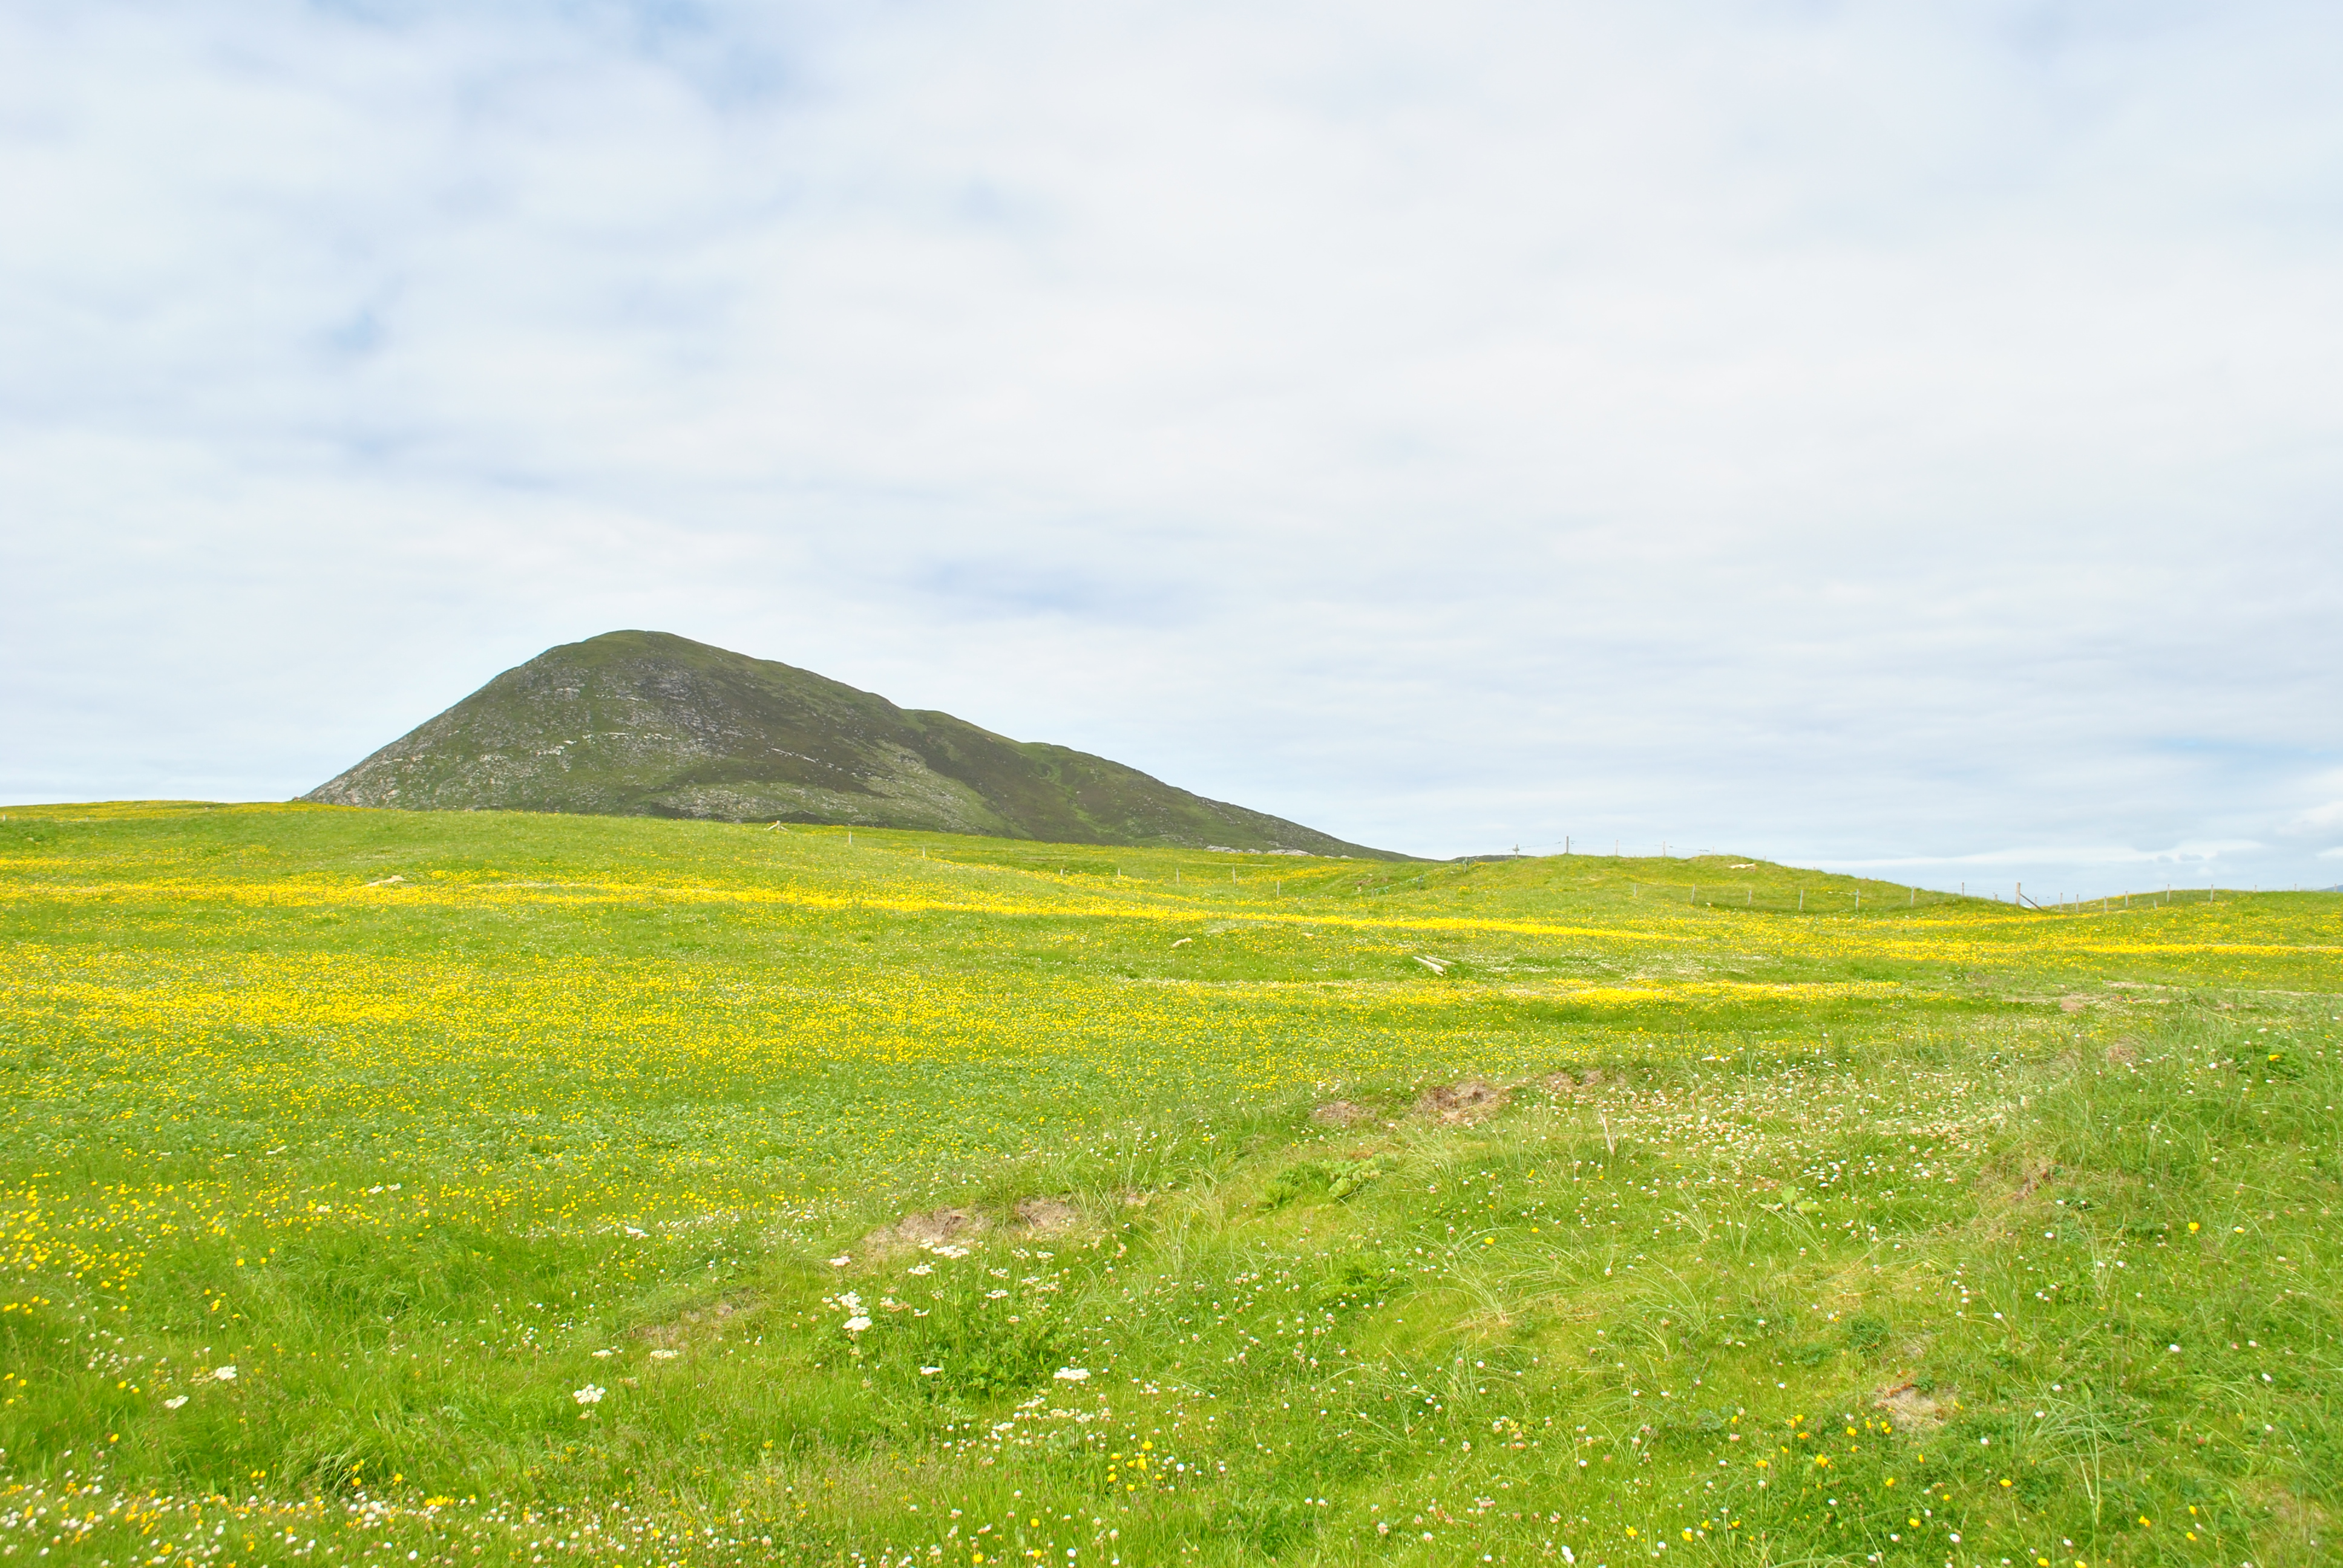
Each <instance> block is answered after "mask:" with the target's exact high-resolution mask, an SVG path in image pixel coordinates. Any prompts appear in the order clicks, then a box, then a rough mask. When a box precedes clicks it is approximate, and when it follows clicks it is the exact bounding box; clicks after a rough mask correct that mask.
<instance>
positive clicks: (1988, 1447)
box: [0, 807, 2343, 1568]
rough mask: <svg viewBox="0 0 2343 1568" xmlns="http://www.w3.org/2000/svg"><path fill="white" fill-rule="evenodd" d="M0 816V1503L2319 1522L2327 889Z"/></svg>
mask: <svg viewBox="0 0 2343 1568" xmlns="http://www.w3.org/2000/svg"><path fill="white" fill-rule="evenodd" d="M6 815H7V820H6V821H5V822H0V984H5V987H6V990H7V1005H6V1007H5V1010H0V1083H5V1088H6V1094H5V1100H0V1133H5V1136H0V1265H5V1271H0V1379H5V1381H0V1474H5V1479H0V1549H5V1548H7V1547H13V1548H15V1550H14V1551H13V1552H10V1553H7V1554H8V1555H11V1556H16V1557H21V1558H24V1559H25V1560H26V1561H33V1560H35V1559H36V1557H37V1554H38V1552H39V1550H40V1549H41V1548H42V1547H46V1548H48V1549H49V1551H50V1556H49V1558H48V1559H46V1561H50V1562H58V1561H77V1562H78V1561H88V1562H101V1561H102V1562H106V1563H125V1564H126V1563H132V1562H134V1561H135V1562H140V1563H156V1562H164V1561H178V1560H180V1559H181V1558H182V1557H186V1556H193V1555H199V1554H211V1555H214V1556H216V1557H218V1558H220V1559H223V1560H234V1561H240V1562H271V1563H275V1562H285V1563H291V1562H296V1561H299V1562H360V1561H374V1560H381V1561H384V1562H398V1563H404V1562H407V1561H408V1560H409V1558H408V1554H409V1553H414V1554H415V1559H414V1560H416V1561H417V1562H427V1561H437V1562H449V1563H495V1562H513V1563H538V1562H542V1563H556V1562H565V1563H566V1562H578V1561H587V1560H592V1561H598V1562H618V1561H624V1562H670V1561H673V1562H690V1563H699V1562H730V1561H751V1562H753V1561H765V1560H776V1559H777V1560H783V1561H792V1562H794V1561H807V1562H817V1563H831V1562H836V1563H855V1562H860V1563H877V1562H881V1561H884V1562H887V1563H904V1562H907V1561H908V1562H919V1563H930V1562H951V1563H970V1562H973V1561H975V1560H976V1554H977V1553H983V1556H984V1559H985V1560H986V1561H988V1562H996V1563H1011V1562H1025V1563H1033V1562H1040V1561H1049V1562H1053V1563H1065V1562H1074V1563H1107V1564H1110V1565H1111V1564H1113V1563H1116V1562H1118V1561H1120V1562H1121V1563H1128V1564H1133V1565H1136V1564H1142V1563H1183V1562H1184V1563H1258V1562H1268V1561H1274V1562H1280V1563H1352V1562H1369V1561H1372V1562H1378V1563H1381V1562H1392V1563H1456V1562H1478V1561H1482V1560H1483V1559H1484V1558H1485V1559H1486V1560H1488V1561H1492V1562H1501V1563H1502V1562H1517V1563H1526V1562H1532V1561H1538V1562H1543V1561H1548V1560H1555V1561H1558V1560H1560V1559H1561V1555H1562V1553H1563V1552H1564V1549H1565V1548H1567V1549H1568V1550H1569V1552H1570V1553H1572V1555H1573V1556H1574V1558H1575V1560H1576V1561H1577V1562H1579V1563H1585V1564H1608V1565H1611V1568H1623V1565H1624V1564H1627V1563H1651V1562H1654V1561H1657V1562H1685V1561H1690V1562H1695V1563H1698V1562H1711V1561H1715V1562H1745V1563H1835V1562H1845V1563H1870V1562H1879V1563H1916V1564H1928V1565H1929V1568H1934V1565H1936V1564H1938V1563H1944V1562H1946V1561H1947V1560H1951V1561H1954V1562H1956V1563H1962V1564H1965V1565H1966V1564H1969V1563H1985V1564H1996V1565H1997V1564H1999V1563H2001V1562H2002V1561H2003V1560H2005V1559H2006V1560H2008V1561H2009V1562H2011V1563H2034V1564H2036V1568H2039V1564H2040V1563H2041V1562H2042V1561H2044V1560H2047V1561H2048V1562H2050V1563H2053V1564H2056V1568H2070V1565H2071V1564H2072V1563H2077V1562H2080V1563H2086V1564H2087V1565H2090V1568H2096V1565H2097V1564H2099V1563H2143V1564H2145V1563H2246V1562H2251V1563H2255V1564H2257V1565H2258V1568H2272V1565H2281V1564H2290V1563H2317V1562H2322V1561H2327V1560H2328V1559H2329V1558H2331V1556H2332V1555H2333V1552H2332V1547H2331V1544H2330V1543H2329V1530H2330V1521H2331V1519H2332V1516H2333V1514H2334V1513H2335V1511H2336V1510H2337V1508H2338V1503H2343V1498H2338V1491H2343V1487H2339V1486H2338V1480H2337V1478H2338V1475H2343V1452H2338V1449H2343V1421H2338V1417H2337V1415H2336V1414H2335V1409H2336V1405H2337V1399H2336V1395H2337V1393H2338V1341H2337V1330H2338V1324H2337V1321H2336V1317H2337V1314H2336V1311H2335V1306H2334V1303H2335V1302H2337V1300H2338V1285H2343V1281H2338V1270H2337V1265H2336V1260H2335V1257H2334V1254H2333V1247H2332V1243H2331V1240H2330V1238H2331V1236H2332V1235H2333V1233H2334V1229H2335V1224H2334V1210H2335V1207H2336V1201H2337V1196H2338V1175H2343V1123H2339V1122H2338V1120H2337V1117H2336V1115H2335V1112H2334V1106H2335V1105H2336V1104H2337V1103H2338V1092H2337V1091H2338V1083H2337V1064H2336V1058H2335V1050H2336V1041H2337V1039H2338V1035H2343V1021H2338V1017H2337V1015H2338V1014H2343V997H2338V990H2343V987H2338V984H2337V983H2336V971H2335V960H2336V954H2337V952H2338V950H2343V940H2338V939H2339V938H2343V912H2339V910H2338V906H2343V900H2338V899H2337V898H2336V897H2334V896H2333V895H2324V896H2321V895H2308V894H2304V895H2278V894H2268V895H2259V896H2254V897H2244V896H2237V895H2227V894H2225V895H2221V896H2220V897H2219V898H2217V899H2216V900H2214V901H2212V902H2210V903H2198V904H2174V905H2166V904H2161V903H2157V904H2150V903H2148V902H2147V901H2146V900H2141V901H2139V902H2138V903H2137V905H2136V907H2135V908H2133V909H2132V910H2121V909H2110V910H2108V911H2107V913H2105V914H2100V913H2098V912H2097V910H2093V911H2092V912H2090V913H2088V914H2077V915H2061V914H2051V913H2036V912H2032V911H2026V912H2019V911H2015V910H2011V909H2010V908H2009V907H2008V906H2006V905H1998V906H1996V905H1993V904H1989V903H1985V902H1982V901H1979V900H1941V899H1939V900H1933V901H1932V900H1930V898H1929V897H1928V896H1927V895H1919V896H1916V897H1913V896H1909V895H1907V892H1906V890H1903V889H1899V888H1892V887H1889V886H1887V885H1885V884H1880V883H1871V882H1865V883H1863V884H1860V891H1861V892H1862V894H1863V900H1862V909H1861V911H1860V912H1857V911H1856V910H1855V897H1854V895H1855V892H1856V891H1857V890H1858V885H1857V884H1855V883H1854V882H1852V881H1849V880H1848V879H1839V878H1826V877H1823V876H1820V875H1818V874H1816V873H1812V872H1800V871H1795V870H1792V869H1787V868H1780V867H1774V866H1766V865H1751V866H1747V867H1745V869H1734V868H1735V866H1737V865H1739V864H1740V863H1738V862H1733V861H1719V862H1716V863H1714V864H1712V863H1709V862H1686V861H1665V862H1662V861H1636V860H1613V859H1609V858H1607V857H1605V858H1599V859H1598V858H1592V857H1570V858H1566V859H1565V858H1560V857H1554V858H1547V859H1531V860H1513V861H1501V862H1490V863H1483V864H1480V865H1475V866H1472V867H1438V868H1422V867H1413V866H1392V865H1384V864H1374V865H1362V864H1360V863H1357V862H1343V861H1329V860H1315V859H1271V858H1266V857H1261V856H1208V855H1202V854H1198V853H1194V852H1176V851H1167V850H1137V849H1101V848H1096V847H1090V848H1080V847H1077V848H1066V847H1060V846H1046V845H1037V844H1031V843H1019V842H1014V841H1004V840H988V839H950V838H945V837H941V836H933V835H920V834H911V833H883V834H881V833H870V832H866V831H863V830H860V829H858V830H857V831H856V832H855V834H854V837H853V843H852V845H851V846H850V845H849V844H848V842H847V838H846V835H845V833H844V832H843V831H842V830H831V829H818V830H802V829H801V830H799V831H795V832H789V833H769V832H765V831H762V830H759V829H752V828H741V827H731V826H721V825H714V824H702V823H684V822H659V821H644V820H625V819H573V818H559V817H518V816H500V815H495V814H486V813H479V814H453V815H432V814H422V813H388V812H356V811H347V810H338V809H286V808H248V809H246V808H238V809H206V808H201V807H144V808H140V807H123V808H58V809H47V810H43V811H37V812H25V811H23V810H20V809H11V810H10V811H9V812H8V813H7V814H6ZM923 856H924V857H925V858H924V859H923V858H922V857H923ZM394 877H396V878H398V879H399V880H397V881H391V880H390V879H392V878H394ZM1712 880H1713V882H1714V885H1715V887H1716V888H1717V889H1719V890H1721V891H1723V892H1724V893H1725V895H1726V896H1722V897H1717V898H1715V899H1712V898H1711V897H1710V896H1709V895H1708V893H1707V892H1706V891H1705V890H1706V888H1707V887H1708V886H1709V885H1710V884H1711V883H1712ZM369 883H372V884H377V885H375V886H371V887H369V886H367V884H369ZM1695 885H1697V886H1700V887H1702V888H1703V889H1704V891H1703V893H1702V894H1701V895H1700V897H1699V898H1698V899H1697V900H1695V899H1693V898H1692V897H1690V896H1689V892H1688V890H1690V889H1691V888H1693V887H1694V886H1695ZM1800 889H1804V890H1805V891H1806V893H1807V895H1808V902H1807V909H1806V912H1805V914H1803V915H1801V914H1799V913H1797V912H1796V909H1795V901H1796V894H1797V891H1798V890H1800ZM1665 890H1674V894H1675V896H1674V898H1673V899H1669V898H1666V897H1663V896H1660V895H1661V894H1662V893H1663V892H1664V891H1665ZM1818 905H1820V906H1823V907H1822V908H1820V909H1818V907H1817V906H1818ZM1425 960H1429V961H1428V962H1427V961H1425ZM1466 1081H1479V1082H1483V1083H1485V1084H1487V1085H1489V1086H1491V1087H1492V1088H1493V1089H1494V1090H1497V1091H1501V1093H1502V1100H1501V1101H1500V1102H1498V1103H1495V1104H1492V1105H1483V1106H1481V1107H1477V1108H1466V1110H1465V1111H1463V1112H1462V1113H1451V1114H1450V1115H1447V1116H1443V1114H1442V1110H1441V1107H1442V1104H1443V1101H1441V1100H1440V1099H1439V1098H1438V1096H1436V1095H1435V1094H1433V1092H1432V1091H1437V1090H1441V1089H1443V1088H1449V1087H1452V1086H1454V1085H1457V1084H1459V1083H1463V1082H1466ZM1336 1102H1339V1103H1340V1104H1342V1105H1343V1106H1346V1107H1348V1108H1350V1109H1349V1111H1348V1112H1347V1114H1348V1116H1349V1117H1350V1118H1351V1119H1350V1120H1349V1123H1348V1125H1330V1124H1328V1122H1327V1121H1325V1120H1322V1119H1321V1118H1318V1117H1313V1114H1312V1112H1313V1111H1314V1110H1315V1109H1316V1108H1318V1107H1321V1106H1325V1105H1330V1104H1332V1103H1336ZM1476 1113H1478V1114H1481V1115H1482V1119H1481V1120H1477V1121H1473V1120H1467V1118H1468V1117H1469V1116H1471V1115H1473V1114H1476ZM1037 1205H1039V1206H1037ZM946 1209H950V1210H953V1211H958V1212H959V1213H960V1214H961V1215H964V1216H972V1217H973V1218H974V1220H975V1221H979V1222H980V1223H978V1224H971V1225H969V1226H967V1227H964V1228H962V1229H960V1230H959V1231H955V1232H952V1233H951V1234H950V1235H946V1234H945V1233H944V1231H945V1227H944V1226H942V1225H941V1224H940V1223H939V1224H934V1225H931V1226H930V1228H929V1229H926V1230H922V1231H918V1232H917V1235H918V1237H920V1238H925V1239H926V1240H927V1241H929V1242H930V1245H928V1246H924V1247H923V1246H921V1245H920V1244H918V1240H917V1239H904V1238H903V1237H901V1236H900V1234H899V1233H896V1232H894V1231H893V1229H892V1228H893V1227H895V1226H897V1225H898V1224H899V1223H900V1222H901V1221H904V1219H905V1217H906V1216H920V1215H927V1214H931V1213H934V1212H935V1211H942V1210H946ZM840 1259H842V1260H845V1261H834V1260H840ZM860 1318H868V1319H869V1320H870V1326H869V1327H867V1328H863V1329H859V1330H856V1331H852V1332H850V1331H849V1330H848V1329H847V1327H846V1326H845V1325H846V1324H847V1323H848V1322H849V1321H850V1320H854V1319H860ZM2175 1346H2177V1347H2178V1348H2177V1350H2176V1349H2174V1348H2173V1347H2175ZM597 1352H607V1353H599V1354H598V1353H597ZM228 1366H233V1367H234V1368H235V1369H236V1375H235V1376H234V1378H233V1379H225V1378H222V1377H220V1376H219V1375H218V1372H219V1369H221V1368H223V1367H228ZM928 1369H933V1370H928ZM1061 1370H1063V1371H1067V1372H1074V1371H1079V1372H1082V1373H1084V1374H1086V1375H1084V1376H1082V1377H1080V1378H1072V1377H1060V1376H1059V1375H1057V1374H1058V1373H1059V1372H1061ZM593 1389H598V1390H600V1391H601V1393H600V1396H599V1397H598V1398H597V1399H594V1400H592V1401H591V1402H580V1401H579V1400H578V1397H577V1395H578V1392H579V1391H582V1390H593ZM1891 1482H1892V1484H1891ZM1914 1521H1917V1523H1914ZM1687 1533H1688V1534H1687ZM1955 1535H1957V1536H1958V1537H1959V1540H1958V1541H1957V1543H1956V1542H1955V1541H1954V1540H1953V1539H1952V1537H1953V1536H1955ZM2192 1535H2193V1537H2194V1539H2191V1536H2192ZM622 1549H623V1550H622ZM1070 1553H1071V1555H1070Z"/></svg>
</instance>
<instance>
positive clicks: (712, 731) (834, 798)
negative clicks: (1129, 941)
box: [301, 631, 1398, 859]
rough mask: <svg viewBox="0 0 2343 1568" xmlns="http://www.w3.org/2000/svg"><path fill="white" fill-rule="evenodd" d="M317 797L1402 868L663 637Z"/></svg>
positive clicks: (504, 686) (557, 666) (500, 698)
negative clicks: (1354, 861)
mask: <svg viewBox="0 0 2343 1568" xmlns="http://www.w3.org/2000/svg"><path fill="white" fill-rule="evenodd" d="M301 798H302V799H305V800H316V801H324V802H327V803H330V804H335V805H343V806H374V807H388V808H392V809H403V810H410V811H488V810H497V811H568V812H585V813H589V814H597V815H604V816H650V817H697V818H706V819H717V820H722V821H752V820H753V821H773V820H779V821H788V822H836V823H847V824H850V825H854V826H869V827H874V828H919V829H931V830H934V831H938V832H946V833H983V834H990V835H994V836H997V837H1002V838H1011V839H1041V840H1046V841H1048V842H1051V843H1065V844H1152V845H1161V846H1166V847H1179V848H1193V849H1202V848H1207V847H1215V848H1218V847H1226V848H1229V849H1251V850H1263V851H1272V852H1273V851H1278V850H1283V851H1287V852H1289V853H1307V854H1313V855H1355V856H1372V857H1374V858H1376V859H1396V858H1398V857H1394V856H1390V855H1388V854H1387V853H1386V852H1385V851H1383V850H1378V849H1366V848H1363V847H1362V846H1360V845H1357V844H1348V843H1344V842H1343V841H1342V840H1341V839H1335V838H1332V837H1330V836H1328V835H1327V834H1324V833H1321V832H1318V831H1316V830H1314V829H1309V828H1304V827H1302V826H1301V825H1300V824H1299V823H1295V822H1288V821H1286V820H1285V819H1282V818H1279V817H1271V816H1267V815H1265V814H1263V813H1262V812H1259V811H1248V810H1246V809H1244V808H1243V807H1242V806H1232V805H1228V804H1226V803H1225V802H1222V801H1219V800H1207V799H1204V798H1203V797H1202V796H1201V795H1192V794H1190V793H1189V792H1188V791H1187V790H1185V789H1174V788H1173V787H1172V786H1171V785H1169V784H1166V783H1164V782H1162V781H1161V779H1152V778H1150V777H1149V776H1148V775H1146V774H1144V773H1141V772H1140V771H1139V770H1138V769H1135V768H1126V767H1124V766H1123V765H1122V764H1121V763H1119V762H1110V761H1108V760H1107V759H1105V758H1103V757H1092V756H1091V755H1089V754H1088V753H1086V752H1081V751H1075V750H1071V749H1068V748H1066V747H1063V746H1048V745H1041V744H1038V743H1035V742H1031V741H1018V740H1011V739H1008V738H1007V737H1006V736H1001V735H995V734H993V733H992V732H991V731H990V730H989V729H979V728H978V727H977V726H975V725H973V724H970V723H969V722H967V721H966V720H965V719H955V718H953V717H952V716H951V715H950V714H949V713H934V712H927V711H922V710H919V709H901V708H898V707H896V706H895V705H894V704H893V703H891V702H890V701H888V700H887V699H885V698H883V697H879V696H876V695H874V694H872V693H870V692H868V691H859V690H857V689H854V688H853V687H850V686H846V685H843V684H841V683H840V682H838V681H835V680H830V679H828V678H825V677H822V676H820V675H816V674H814V673H813V672H812V671H811V670H807V669H799V668H794V667H792V666H789V665H786V664H778V663H775V662H773V661H772V660H770V659H762V658H749V657H748V656H746V655H745V654H738V653H730V652H728V651H726V650H725V649H723V648H710V647H709V646H708V645H707V644H705V643H699V642H693V641H691V640H690V639H689V638H680V637H673V636H670V635H669V634H667V633H665V632H656V631H614V632H608V633H605V634H604V635H603V636H600V637H596V638H588V639H587V640H586V641H584V642H573V643H566V644H564V645H562V646H561V647H559V648H548V649H547V650H546V651H545V652H543V653H541V654H539V655H538V657H537V658H532V659H530V660H529V661H528V663H527V664H524V665H521V666H519V667H518V668H513V669H508V670H506V671H505V672H504V673H503V674H502V675H499V676H498V677H497V678H495V679H494V680H491V681H489V682H488V685H486V686H484V687H482V688H480V689H479V690H478V691H476V692H474V693H472V695H471V696H469V697H468V698H466V699H464V700H463V701H461V702H458V704H456V706H455V707H453V708H450V709H447V711H446V712H445V713H442V714H440V715H439V716H438V717H437V718H436V719H431V720H429V721H428V722H427V723H425V724H422V725H420V726H418V727H417V728H416V729H413V730H411V731H409V732H408V733H407V734H405V735H402V736H400V737H399V738H398V739H397V740H394V741H392V742H391V743H390V744H389V745H387V746H386V747H384V748H383V749H381V750H379V751H377V752H376V753H375V754H374V755H373V756H371V757H369V758H367V759H366V760H365V761H363V762H360V763H359V764H358V765H357V766H356V767H355V768H352V769H349V770H348V771H347V772H345V773H342V774H339V775H337V777H335V778H333V779H328V780H327V782H325V783H323V784H320V785H319V786H317V789H312V790H311V791H309V793H308V794H307V795H305V796H303V797H301Z"/></svg>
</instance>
